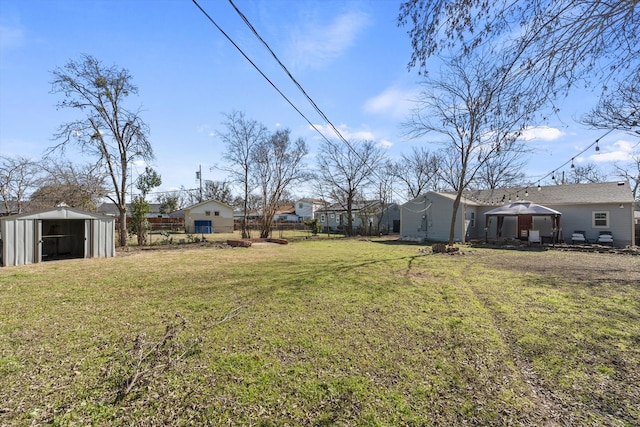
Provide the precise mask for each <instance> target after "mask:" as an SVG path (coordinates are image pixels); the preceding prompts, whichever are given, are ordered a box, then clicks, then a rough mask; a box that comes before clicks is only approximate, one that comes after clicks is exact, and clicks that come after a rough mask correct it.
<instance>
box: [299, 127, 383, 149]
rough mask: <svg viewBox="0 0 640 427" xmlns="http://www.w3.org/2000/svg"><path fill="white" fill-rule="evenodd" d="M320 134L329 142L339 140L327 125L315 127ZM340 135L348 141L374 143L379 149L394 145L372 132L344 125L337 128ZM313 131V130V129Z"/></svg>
mask: <svg viewBox="0 0 640 427" xmlns="http://www.w3.org/2000/svg"><path fill="white" fill-rule="evenodd" d="M314 126H315V127H316V129H317V130H318V131H320V133H322V134H323V135H324V136H326V137H327V138H328V139H329V140H337V139H339V137H338V135H336V133H335V132H334V131H333V129H331V127H330V126H328V125H327V126H325V125H318V124H316V125H314ZM310 128H311V127H310ZM336 128H337V129H338V132H340V135H342V136H343V137H344V139H346V140H347V141H373V142H374V143H375V144H376V145H377V146H378V147H381V148H391V147H392V146H393V143H392V142H391V141H389V140H387V139H385V138H377V137H376V135H375V134H374V133H373V132H372V131H370V130H366V129H363V130H352V129H349V128H348V126H347V125H345V124H342V125H340V126H336ZM311 129H313V128H311Z"/></svg>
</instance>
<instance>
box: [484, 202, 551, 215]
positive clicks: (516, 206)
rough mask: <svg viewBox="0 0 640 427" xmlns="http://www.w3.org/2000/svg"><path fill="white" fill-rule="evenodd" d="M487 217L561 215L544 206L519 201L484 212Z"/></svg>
mask: <svg viewBox="0 0 640 427" xmlns="http://www.w3.org/2000/svg"><path fill="white" fill-rule="evenodd" d="M485 215H487V216H490V215H492V216H518V215H539V216H542V215H546V216H549V215H562V214H561V213H560V212H558V211H557V210H555V209H551V208H548V207H546V206H542V205H537V204H535V203H532V202H526V201H520V202H514V203H510V204H508V205H504V206H500V207H499V208H495V209H491V210H490V211H488V212H486V213H485Z"/></svg>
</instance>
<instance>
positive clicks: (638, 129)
mask: <svg viewBox="0 0 640 427" xmlns="http://www.w3.org/2000/svg"><path fill="white" fill-rule="evenodd" d="M581 122H582V123H584V124H586V125H588V126H590V127H592V128H594V129H608V130H620V131H625V132H627V133H629V134H630V135H634V136H635V137H640V69H638V70H636V72H635V73H633V74H632V75H631V76H630V79H629V80H627V81H624V82H622V83H620V84H618V85H617V86H615V87H614V89H613V90H612V91H610V92H609V91H606V92H604V94H603V96H602V97H601V98H600V100H599V102H598V105H597V106H596V107H595V108H593V109H592V110H591V112H590V113H589V114H587V115H585V116H584V117H583V118H582V120H581Z"/></svg>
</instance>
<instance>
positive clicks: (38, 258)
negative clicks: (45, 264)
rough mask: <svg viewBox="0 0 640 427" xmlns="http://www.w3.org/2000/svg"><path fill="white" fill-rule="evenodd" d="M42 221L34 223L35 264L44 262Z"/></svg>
mask: <svg viewBox="0 0 640 427" xmlns="http://www.w3.org/2000/svg"><path fill="white" fill-rule="evenodd" d="M42 243H43V240H42V220H38V219H36V220H34V221H33V262H36V263H37V262H42Z"/></svg>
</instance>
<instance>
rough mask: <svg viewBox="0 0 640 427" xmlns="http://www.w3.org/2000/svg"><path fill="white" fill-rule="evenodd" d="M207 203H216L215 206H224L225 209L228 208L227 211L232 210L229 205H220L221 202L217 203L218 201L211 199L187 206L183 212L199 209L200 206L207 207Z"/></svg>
mask: <svg viewBox="0 0 640 427" xmlns="http://www.w3.org/2000/svg"><path fill="white" fill-rule="evenodd" d="M209 203H216V204H218V205H220V206H224V207H226V208H229V209H231V210H233V207H232V206H229V205H227V204H226V203H222V202H219V201H217V200H213V199H209V200H205V201H203V202H200V203H196V204H195V205H191V206H188V207H186V208H184V210H185V211H186V210H191V209H193V208H197V207H200V206H204V205H207V204H209Z"/></svg>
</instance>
